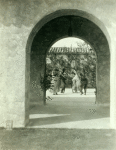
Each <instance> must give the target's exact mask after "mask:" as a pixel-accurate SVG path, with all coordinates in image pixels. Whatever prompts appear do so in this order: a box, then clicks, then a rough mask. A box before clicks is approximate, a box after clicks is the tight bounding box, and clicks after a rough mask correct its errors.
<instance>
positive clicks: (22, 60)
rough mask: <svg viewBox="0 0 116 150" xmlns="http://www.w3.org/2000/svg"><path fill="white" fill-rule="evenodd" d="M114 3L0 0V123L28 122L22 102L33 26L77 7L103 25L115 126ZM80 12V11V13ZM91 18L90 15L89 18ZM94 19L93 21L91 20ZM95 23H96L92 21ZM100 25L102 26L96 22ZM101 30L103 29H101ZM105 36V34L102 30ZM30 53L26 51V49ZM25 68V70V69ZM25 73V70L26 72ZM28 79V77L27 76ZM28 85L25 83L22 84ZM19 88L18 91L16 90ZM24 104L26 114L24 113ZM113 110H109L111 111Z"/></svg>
mask: <svg viewBox="0 0 116 150" xmlns="http://www.w3.org/2000/svg"><path fill="white" fill-rule="evenodd" d="M115 8H116V2H115V0H110V1H109V0H99V1H94V0H89V1H87V0H57V1H56V0H25V1H24V0H20V1H15V0H4V1H0V126H1V127H2V126H4V127H5V125H6V124H5V122H6V120H13V125H14V127H24V125H25V116H27V117H26V118H27V122H28V105H29V104H28V102H26V103H25V100H26V97H28V94H27V95H26V97H25V94H26V90H25V80H26V78H25V64H26V61H27V62H28V60H26V44H27V40H28V37H29V34H30V33H31V31H32V29H33V27H34V26H35V25H36V24H37V22H38V21H40V20H41V19H42V18H43V17H45V16H46V15H48V14H50V13H52V12H54V11H56V10H59V9H78V10H83V11H85V12H88V13H90V14H92V15H94V16H95V17H97V18H98V19H99V20H100V21H101V22H102V23H103V24H104V25H105V27H106V29H107V32H108V34H109V36H107V39H108V42H109V45H110V50H111V72H110V75H111V80H110V81H111V82H110V90H111V97H110V100H111V109H112V110H113V111H111V123H112V128H115V127H116V126H115V125H116V94H115V90H116V84H115V83H116V78H115V76H116V67H115V64H116V61H115V60H116V44H115V43H116V36H115V35H116V25H115V24H116V15H115V14H116V10H115ZM83 15H84V14H83ZM90 19H91V17H90ZM93 21H95V22H96V20H94V19H93ZM96 23H97V22H96ZM99 26H100V27H101V28H102V25H99ZM103 30H104V29H103ZM105 35H107V33H105ZM29 53H30V52H29ZM26 71H27V70H26ZM27 72H28V73H27V74H28V75H29V70H28V71H27ZM28 78H29V77H28ZM26 86H28V85H26ZM19 91H20V92H19ZM25 106H26V110H27V115H26V114H25ZM112 112H113V113H112Z"/></svg>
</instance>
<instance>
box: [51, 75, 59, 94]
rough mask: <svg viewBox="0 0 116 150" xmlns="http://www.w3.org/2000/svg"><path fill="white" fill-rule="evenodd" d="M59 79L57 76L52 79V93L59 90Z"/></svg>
mask: <svg viewBox="0 0 116 150" xmlns="http://www.w3.org/2000/svg"><path fill="white" fill-rule="evenodd" d="M60 85H61V80H60V78H59V77H55V78H54V79H53V94H57V92H59V91H60Z"/></svg>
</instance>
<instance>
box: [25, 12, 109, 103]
mask: <svg viewBox="0 0 116 150" xmlns="http://www.w3.org/2000/svg"><path fill="white" fill-rule="evenodd" d="M92 17H93V16H92ZM92 17H91V15H89V14H87V13H85V12H82V11H77V10H73V11H72V10H61V11H57V12H55V13H53V14H50V15H48V16H46V17H45V18H44V19H42V20H41V21H40V22H39V23H38V24H37V25H36V26H35V28H34V29H33V31H32V33H31V34H30V37H29V39H28V43H27V75H28V78H27V81H26V85H27V97H26V98H29V99H30V102H31V103H38V104H43V102H45V94H44V93H45V91H44V92H43V91H41V86H40V78H41V77H43V76H44V72H45V58H46V53H47V51H48V49H49V47H50V46H51V45H52V44H53V43H54V42H55V41H57V40H58V39H60V38H63V37H66V36H67V37H68V30H69V27H70V21H69V18H71V20H72V36H74V37H75V36H79V37H81V38H83V39H85V40H86V41H88V42H89V43H90V44H91V45H92V46H93V48H94V50H95V51H96V54H97V103H100V104H104V103H109V102H110V50H109V45H108V41H107V38H108V36H107V32H106V30H105V27H104V28H103V25H102V23H101V22H100V23H99V21H98V20H96V19H95V18H94V17H93V18H94V19H93V20H92V21H91V18H92ZM88 18H89V19H88ZM93 21H94V22H95V23H93ZM96 22H97V24H99V26H98V25H96ZM100 28H103V30H104V33H103V31H102V30H101V29H100ZM106 36H107V38H106ZM29 56H30V57H29ZM29 58H30V59H29ZM29 66H30V70H29ZM29 74H30V81H29ZM29 82H30V83H29ZM29 87H30V88H29ZM28 93H30V94H28Z"/></svg>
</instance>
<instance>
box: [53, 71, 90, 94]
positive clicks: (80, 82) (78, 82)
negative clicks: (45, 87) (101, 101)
mask: <svg viewBox="0 0 116 150" xmlns="http://www.w3.org/2000/svg"><path fill="white" fill-rule="evenodd" d="M73 74H74V77H73V78H72V92H73V93H76V92H80V94H81V95H82V94H85V95H86V90H87V85H88V80H87V78H86V77H85V75H83V74H80V75H78V74H77V72H76V71H73ZM66 76H67V75H66V73H65V69H62V71H61V72H60V71H59V70H58V69H55V70H54V71H53V72H52V87H51V89H52V92H53V95H58V92H61V93H64V92H65V85H66V79H67V77H66ZM83 89H84V92H83Z"/></svg>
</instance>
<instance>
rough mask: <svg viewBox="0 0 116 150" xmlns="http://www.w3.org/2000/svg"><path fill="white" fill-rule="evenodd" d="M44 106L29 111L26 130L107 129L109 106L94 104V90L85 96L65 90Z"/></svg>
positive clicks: (48, 94) (52, 96)
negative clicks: (28, 121)
mask: <svg viewBox="0 0 116 150" xmlns="http://www.w3.org/2000/svg"><path fill="white" fill-rule="evenodd" d="M47 96H50V97H51V98H52V100H48V101H47V105H46V106H35V107H33V108H32V109H31V111H30V123H29V125H28V128H69V129H73V128H78V129H109V128H110V126H109V121H110V119H109V117H110V111H109V106H100V105H99V106H98V105H96V104H95V94H94V90H92V89H90V90H88V93H87V95H80V94H79V93H72V91H71V89H66V93H65V94H61V93H59V94H58V95H52V94H51V93H49V92H47Z"/></svg>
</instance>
